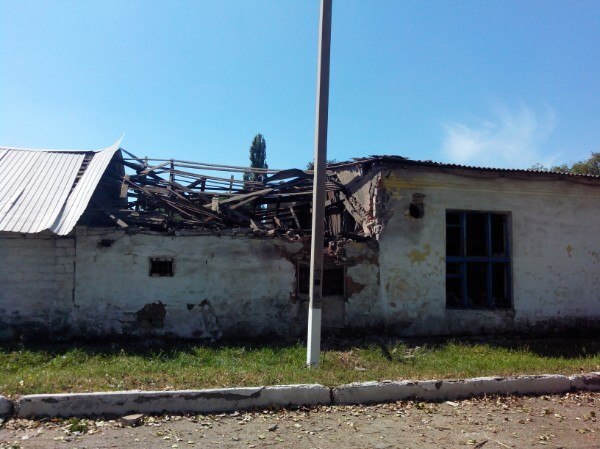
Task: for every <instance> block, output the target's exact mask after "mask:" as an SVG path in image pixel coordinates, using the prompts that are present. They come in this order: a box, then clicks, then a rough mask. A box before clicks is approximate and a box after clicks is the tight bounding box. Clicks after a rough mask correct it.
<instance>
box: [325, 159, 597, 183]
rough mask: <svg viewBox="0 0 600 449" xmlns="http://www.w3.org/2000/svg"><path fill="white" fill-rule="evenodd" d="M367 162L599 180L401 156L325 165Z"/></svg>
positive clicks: (590, 177)
mask: <svg viewBox="0 0 600 449" xmlns="http://www.w3.org/2000/svg"><path fill="white" fill-rule="evenodd" d="M368 162H382V163H384V164H391V165H395V164H403V165H406V166H411V165H412V166H420V167H437V168H447V169H457V170H470V171H478V172H490V173H506V174H510V173H514V174H526V175H533V176H538V175H539V176H552V175H554V176H556V175H560V177H561V178H562V177H564V178H584V179H589V180H595V181H600V176H599V175H591V174H578V173H565V172H559V171H551V170H538V169H533V168H527V169H525V168H494V167H478V166H473V165H460V164H449V163H445V162H435V161H420V160H414V159H408V158H406V157H403V156H396V155H390V156H369V157H363V158H353V159H352V160H350V161H344V162H335V163H333V164H328V165H327V167H328V168H331V169H335V168H342V167H346V166H350V165H356V164H360V163H368Z"/></svg>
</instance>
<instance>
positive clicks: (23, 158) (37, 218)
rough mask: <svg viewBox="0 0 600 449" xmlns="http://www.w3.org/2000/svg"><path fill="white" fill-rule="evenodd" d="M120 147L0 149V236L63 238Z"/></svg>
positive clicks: (86, 203) (74, 222)
mask: <svg viewBox="0 0 600 449" xmlns="http://www.w3.org/2000/svg"><path fill="white" fill-rule="evenodd" d="M120 142H121V141H120V140H119V141H118V142H115V144H114V145H112V146H110V147H108V148H105V149H103V150H100V151H91V152H90V151H65V150H30V149H16V148H0V231H8V232H23V233H30V234H32V233H37V232H42V231H45V230H50V231H52V232H53V233H55V234H58V235H66V234H68V233H69V232H70V231H71V230H72V229H73V227H74V226H75V224H76V223H77V220H79V217H81V214H83V212H84V211H85V209H86V207H87V205H88V203H89V200H90V198H91V196H92V194H93V193H94V191H95V190H96V187H97V186H98V183H99V181H100V178H101V176H102V174H103V173H104V171H105V170H106V167H107V166H108V164H109V162H110V160H111V159H112V157H113V156H114V154H115V152H116V151H117V150H118V149H119V145H120ZM86 155H87V156H88V158H87V159H89V157H91V161H90V162H89V164H88V165H87V167H86V166H85V165H83V163H84V161H85V160H86ZM80 170H84V171H83V174H82V175H81V176H78V175H80Z"/></svg>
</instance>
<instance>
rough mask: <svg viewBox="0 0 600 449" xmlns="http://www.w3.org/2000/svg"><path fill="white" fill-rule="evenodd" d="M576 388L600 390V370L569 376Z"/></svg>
mask: <svg viewBox="0 0 600 449" xmlns="http://www.w3.org/2000/svg"><path fill="white" fill-rule="evenodd" d="M569 380H570V381H571V388H572V389H574V390H584V391H600V372H592V373H586V374H578V375H576V376H571V377H569Z"/></svg>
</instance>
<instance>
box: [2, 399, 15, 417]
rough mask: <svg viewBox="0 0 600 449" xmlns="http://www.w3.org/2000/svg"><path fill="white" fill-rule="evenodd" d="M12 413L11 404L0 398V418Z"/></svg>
mask: <svg viewBox="0 0 600 449" xmlns="http://www.w3.org/2000/svg"><path fill="white" fill-rule="evenodd" d="M12 413H13V403H12V401H10V400H9V399H7V398H5V397H4V396H0V417H3V418H5V417H7V416H10V415H12Z"/></svg>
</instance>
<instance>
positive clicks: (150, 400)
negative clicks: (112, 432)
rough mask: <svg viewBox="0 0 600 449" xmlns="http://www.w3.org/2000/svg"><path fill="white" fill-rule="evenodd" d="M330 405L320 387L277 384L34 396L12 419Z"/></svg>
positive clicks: (23, 401) (326, 391)
mask: <svg viewBox="0 0 600 449" xmlns="http://www.w3.org/2000/svg"><path fill="white" fill-rule="evenodd" d="M329 403H331V398H330V389H329V388H326V387H324V386H322V385H280V386H272V387H256V388H223V389H214V390H180V391H115V392H106V393H76V394H35V395H30V396H23V397H22V398H21V400H20V401H19V402H17V403H16V404H15V413H16V416H18V417H20V418H33V417H69V416H100V415H105V416H120V415H127V414H131V413H215V412H230V411H235V410H243V409H249V408H255V407H270V406H275V407H293V406H302V405H321V404H329Z"/></svg>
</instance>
